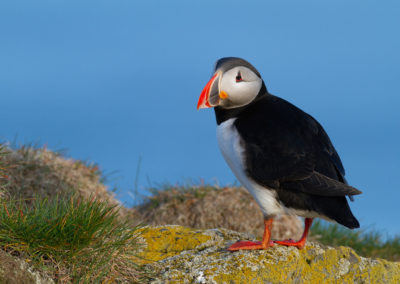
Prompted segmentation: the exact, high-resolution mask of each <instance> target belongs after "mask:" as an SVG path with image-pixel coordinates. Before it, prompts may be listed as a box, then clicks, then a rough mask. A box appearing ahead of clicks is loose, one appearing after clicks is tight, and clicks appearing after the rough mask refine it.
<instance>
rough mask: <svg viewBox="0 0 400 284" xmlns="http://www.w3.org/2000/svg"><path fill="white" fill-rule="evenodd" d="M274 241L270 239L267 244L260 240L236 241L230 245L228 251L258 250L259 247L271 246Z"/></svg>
mask: <svg viewBox="0 0 400 284" xmlns="http://www.w3.org/2000/svg"><path fill="white" fill-rule="evenodd" d="M273 245H274V242H272V241H270V242H269V243H268V245H267V244H263V243H262V242H251V241H238V242H236V243H234V244H233V245H231V246H230V247H229V248H228V250H229V251H237V250H259V249H267V248H269V247H272V246H273Z"/></svg>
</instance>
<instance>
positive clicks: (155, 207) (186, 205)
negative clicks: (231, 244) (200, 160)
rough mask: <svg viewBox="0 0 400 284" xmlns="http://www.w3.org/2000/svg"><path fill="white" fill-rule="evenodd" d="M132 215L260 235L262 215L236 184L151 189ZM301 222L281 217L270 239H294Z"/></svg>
mask: <svg viewBox="0 0 400 284" xmlns="http://www.w3.org/2000/svg"><path fill="white" fill-rule="evenodd" d="M133 215H134V216H135V217H136V218H140V219H141V220H143V222H144V223H146V224H150V225H165V224H176V225H183V226H188V227H193V228H227V229H230V230H235V231H239V232H249V233H252V234H254V235H256V236H261V235H262V233H263V230H264V227H263V216H262V213H261V211H260V209H259V207H258V205H257V203H256V202H255V200H254V198H253V197H252V196H251V195H250V194H249V193H248V192H247V190H245V189H243V188H240V187H224V188H218V187H211V186H201V187H170V188H167V189H165V190H155V191H154V192H153V196H151V197H149V198H148V200H147V201H146V202H145V203H144V204H143V205H140V206H138V207H136V208H133ZM301 233H302V223H301V221H300V220H299V219H298V218H297V217H294V216H281V217H280V218H277V219H276V220H275V222H274V223H273V228H272V237H273V238H274V239H286V238H294V239H295V238H298V237H300V236H301Z"/></svg>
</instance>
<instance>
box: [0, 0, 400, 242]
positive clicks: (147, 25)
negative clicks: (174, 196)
mask: <svg viewBox="0 0 400 284" xmlns="http://www.w3.org/2000/svg"><path fill="white" fill-rule="evenodd" d="M399 14H400V4H399V2H398V1H365V0H364V1H361V0H360V1H331V2H329V3H328V2H327V1H316V0H315V1H232V0H231V1H196V2H194V1H151V0H146V1H132V0H130V1H2V2H1V3H0V39H1V40H0V97H1V101H0V102H1V105H2V106H3V107H2V108H1V111H0V121H1V123H0V139H1V140H3V141H10V140H14V139H15V137H17V141H18V142H19V143H25V142H38V143H39V144H47V145H48V147H49V148H50V149H61V148H66V149H68V155H69V156H71V157H73V158H77V159H85V160H90V161H94V162H96V163H98V164H99V165H100V167H101V169H102V170H104V171H105V172H106V173H107V172H108V173H111V172H113V171H117V173H116V174H113V175H111V176H110V180H111V181H110V183H111V184H113V185H116V186H117V187H118V188H119V191H118V197H119V198H120V199H121V200H123V201H124V202H125V203H126V204H127V205H130V204H132V203H133V200H132V198H131V197H130V196H129V194H128V192H129V191H132V190H133V188H134V187H135V186H134V184H135V176H136V168H137V166H138V160H139V159H140V158H141V165H140V173H139V175H138V179H137V182H138V189H139V190H140V191H141V192H142V193H143V194H146V188H147V187H149V186H150V185H157V184H162V183H165V182H169V183H172V184H174V183H185V182H188V181H190V180H193V181H199V180H201V179H203V180H205V181H206V182H208V183H218V184H220V185H221V186H223V185H229V184H233V183H235V178H234V176H233V175H232V173H231V172H230V170H229V168H228V167H227V165H226V164H225V162H224V161H223V158H222V156H221V154H220V153H219V150H218V147H217V143H216V139H215V121H214V120H215V119H214V113H213V112H212V111H211V110H202V111H196V103H197V99H198V96H199V94H200V92H201V90H202V88H203V86H204V85H205V84H206V82H207V81H208V79H209V77H210V75H211V71H212V67H213V64H214V62H215V60H216V59H218V58H220V57H224V56H239V57H243V58H245V59H247V60H249V61H250V62H251V63H253V65H255V66H256V68H258V70H259V71H260V73H261V74H262V76H263V78H264V81H265V82H266V85H267V87H268V89H269V91H270V92H272V93H273V94H275V95H278V96H280V97H282V98H284V99H286V100H289V101H290V102H292V103H294V104H295V105H297V106H299V107H300V108H302V109H303V110H305V111H306V112H308V113H310V114H311V115H313V116H314V117H315V118H317V119H318V120H319V121H320V122H321V124H322V125H323V126H324V127H325V129H326V131H327V132H328V134H329V135H330V137H331V139H332V141H333V143H334V145H335V147H336V148H337V150H338V152H339V154H340V156H341V158H342V160H343V162H344V166H345V168H346V171H347V175H346V177H347V179H348V181H349V182H350V184H352V185H354V186H356V187H357V188H360V189H361V190H363V191H364V194H363V195H362V196H359V197H357V198H356V202H354V203H352V204H351V206H352V208H353V211H354V213H355V215H356V216H357V217H358V218H359V220H360V222H361V225H362V226H363V227H364V228H368V227H371V226H372V227H374V228H378V229H379V230H382V231H383V232H387V233H388V234H400V222H399V220H398V218H399V213H398V212H399V209H398V200H400V182H399V175H400V165H399V162H400V150H399V140H400V114H399V111H398V107H399V105H400V92H399V87H398V86H399V78H400V77H399V74H400V52H399V50H400V37H399V26H400V17H399V16H398V15H399Z"/></svg>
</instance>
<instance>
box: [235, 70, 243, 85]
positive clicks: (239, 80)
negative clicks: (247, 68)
mask: <svg viewBox="0 0 400 284" xmlns="http://www.w3.org/2000/svg"><path fill="white" fill-rule="evenodd" d="M242 81H243V79H242V74H240V71H238V73H237V75H236V83H239V82H242Z"/></svg>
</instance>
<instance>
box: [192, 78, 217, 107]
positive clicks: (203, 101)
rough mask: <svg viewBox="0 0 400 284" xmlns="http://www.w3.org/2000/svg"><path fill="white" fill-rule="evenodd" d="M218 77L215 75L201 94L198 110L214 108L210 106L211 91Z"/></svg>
mask: <svg viewBox="0 0 400 284" xmlns="http://www.w3.org/2000/svg"><path fill="white" fill-rule="evenodd" d="M217 77H218V73H215V74H214V75H213V76H212V78H211V79H210V81H208V83H207V85H206V86H205V87H204V89H203V91H202V92H201V94H200V98H199V101H198V103H197V109H200V108H209V107H213V105H211V104H210V90H211V88H212V87H213V84H214V82H215V81H216V78H217ZM216 83H217V82H216ZM214 106H215V105H214Z"/></svg>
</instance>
